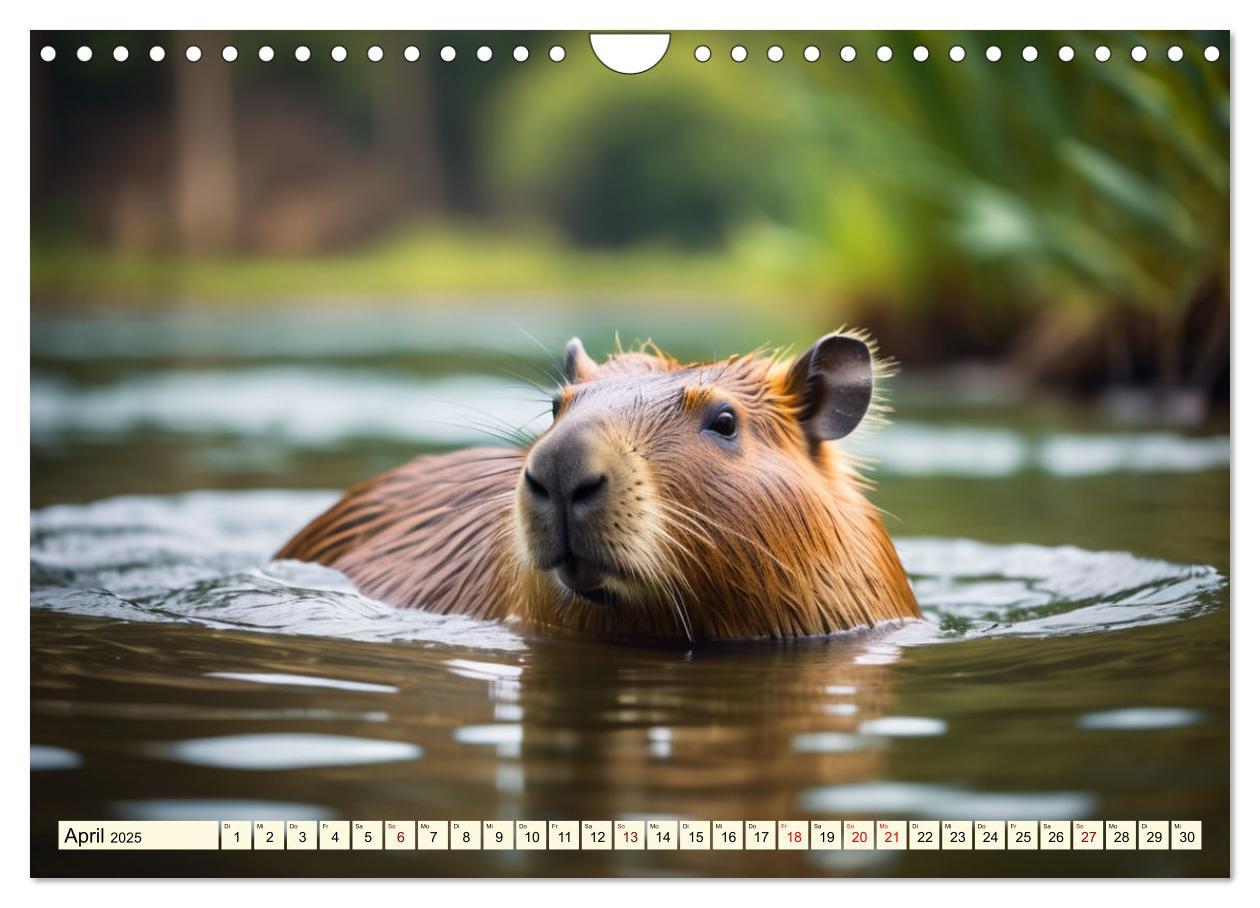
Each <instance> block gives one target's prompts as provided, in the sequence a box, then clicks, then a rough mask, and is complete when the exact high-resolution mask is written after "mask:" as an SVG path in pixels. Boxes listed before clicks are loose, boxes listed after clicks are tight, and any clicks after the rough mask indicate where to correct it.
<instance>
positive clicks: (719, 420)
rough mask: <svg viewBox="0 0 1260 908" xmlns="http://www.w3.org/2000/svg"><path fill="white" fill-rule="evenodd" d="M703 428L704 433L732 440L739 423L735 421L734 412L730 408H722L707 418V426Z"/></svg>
mask: <svg viewBox="0 0 1260 908" xmlns="http://www.w3.org/2000/svg"><path fill="white" fill-rule="evenodd" d="M704 428H705V431H706V432H713V433H715V434H717V435H721V436H722V437H723V438H734V437H735V431H736V430H737V429H738V428H739V422H738V421H737V420H736V419H735V411H734V410H732V409H731V408H730V407H723V408H722V409H721V410H718V411H717V412H716V413H714V414H713V415H712V416H711V417H709V424H708V425H707V426H705V427H704Z"/></svg>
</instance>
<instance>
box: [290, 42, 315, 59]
mask: <svg viewBox="0 0 1260 908" xmlns="http://www.w3.org/2000/svg"><path fill="white" fill-rule="evenodd" d="M293 57H294V59H295V60H297V61H298V62H299V63H305V62H306V61H307V60H309V59H310V58H311V49H310V48H309V47H307V46H306V45H305V44H302V45H299V46H298V48H297V50H295V51H294V52H293Z"/></svg>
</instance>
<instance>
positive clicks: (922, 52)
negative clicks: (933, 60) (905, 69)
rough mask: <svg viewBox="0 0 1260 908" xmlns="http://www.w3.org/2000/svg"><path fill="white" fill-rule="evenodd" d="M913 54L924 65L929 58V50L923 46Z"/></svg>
mask: <svg viewBox="0 0 1260 908" xmlns="http://www.w3.org/2000/svg"><path fill="white" fill-rule="evenodd" d="M913 53H914V58H915V59H916V60H918V61H919V62H920V63H922V62H923V61H924V60H926V59H927V58H928V49H927V48H926V47H924V46H923V45H922V44H920V45H919V46H918V47H916V48H915V49H914V52H913Z"/></svg>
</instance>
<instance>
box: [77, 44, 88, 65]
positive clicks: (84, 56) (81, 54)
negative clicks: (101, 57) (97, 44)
mask: <svg viewBox="0 0 1260 908" xmlns="http://www.w3.org/2000/svg"><path fill="white" fill-rule="evenodd" d="M74 55H75V56H76V57H78V58H79V62H80V63H86V62H87V61H88V60H91V59H92V48H90V47H88V46H87V45H86V44H85V45H83V46H82V47H80V48H79V49H78V50H77V51H75V54H74Z"/></svg>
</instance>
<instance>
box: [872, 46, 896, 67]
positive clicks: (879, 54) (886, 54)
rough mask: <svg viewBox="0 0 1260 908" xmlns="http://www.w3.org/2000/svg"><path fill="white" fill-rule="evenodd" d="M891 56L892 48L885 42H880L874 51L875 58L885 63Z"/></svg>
mask: <svg viewBox="0 0 1260 908" xmlns="http://www.w3.org/2000/svg"><path fill="white" fill-rule="evenodd" d="M892 57H893V54H892V48H891V47H889V46H888V45H887V44H881V45H880V47H879V50H877V51H875V58H876V59H877V60H879V62H880V63H887V62H888V61H889V60H891V59H892Z"/></svg>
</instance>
